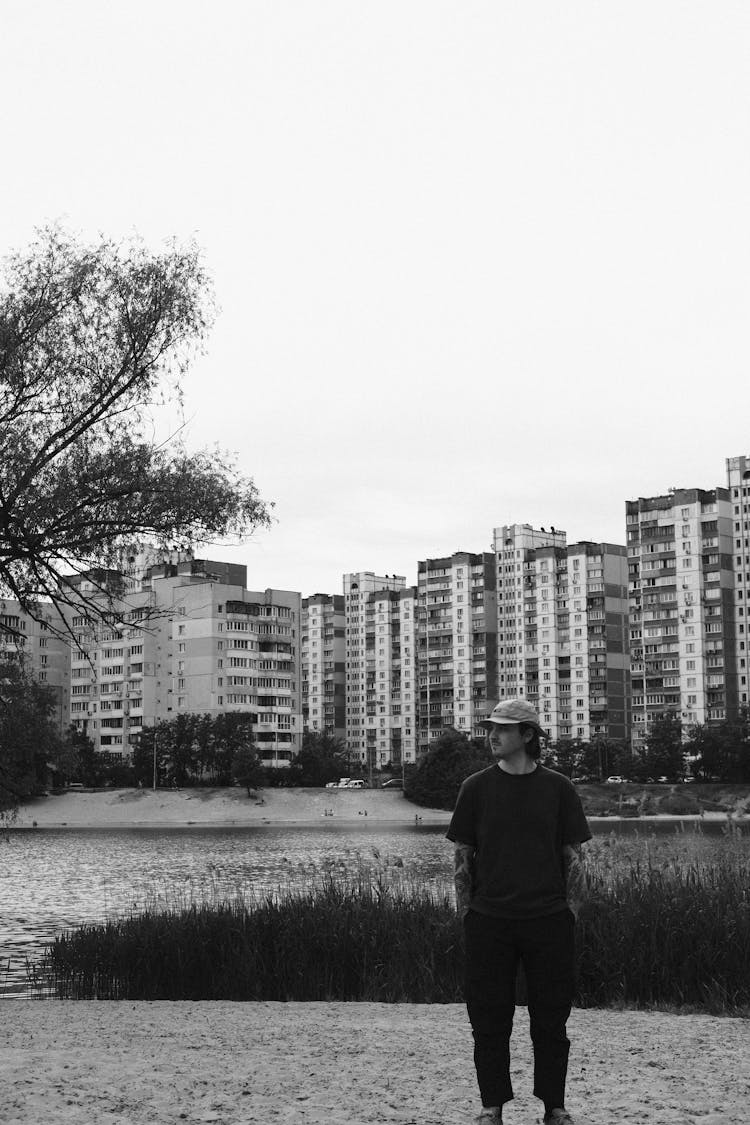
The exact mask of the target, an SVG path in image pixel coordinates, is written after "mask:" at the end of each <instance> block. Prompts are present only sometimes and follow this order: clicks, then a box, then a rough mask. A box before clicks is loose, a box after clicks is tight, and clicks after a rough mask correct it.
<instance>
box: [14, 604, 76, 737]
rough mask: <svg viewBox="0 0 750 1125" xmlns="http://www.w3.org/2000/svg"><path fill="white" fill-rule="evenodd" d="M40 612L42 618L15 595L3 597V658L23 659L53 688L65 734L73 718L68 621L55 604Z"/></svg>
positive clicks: (57, 721) (34, 674)
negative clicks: (33, 614) (30, 612)
mask: <svg viewBox="0 0 750 1125" xmlns="http://www.w3.org/2000/svg"><path fill="white" fill-rule="evenodd" d="M38 616H39V617H41V618H42V620H41V621H40V620H37V619H36V618H34V617H30V616H29V615H28V614H27V613H24V611H23V610H22V609H21V607H20V605H19V603H18V602H17V601H15V600H13V599H11V598H3V599H1V600H0V659H2V658H3V657H6V656H7V657H8V658H10V659H13V660H19V659H20V660H21V661H22V662H23V665H24V667H25V669H26V671H27V672H28V673H29V675H30V676H31V677H32V678H33V679H35V680H37V681H38V682H39V683H42V684H46V686H47V687H49V688H51V689H52V691H53V692H54V697H55V709H54V713H53V716H52V718H53V721H54V723H55V726H56V727H57V729H58V731H59V733H60V734H62V733H64V731H65V730H66V729H67V727H68V724H69V722H70V712H69V708H70V651H69V648H68V645H67V644H66V642H65V640H64V637H63V636H62V635H61V634H62V633H63V632H64V629H65V622H64V620H63V618H62V616H61V614H60V613H59V612H58V611H57V610H56V609H55V608H54V606H52V605H45V606H44V607H42V608H40V613H39V615H38Z"/></svg>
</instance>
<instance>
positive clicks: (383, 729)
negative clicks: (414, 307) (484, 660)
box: [343, 570, 414, 767]
mask: <svg viewBox="0 0 750 1125" xmlns="http://www.w3.org/2000/svg"><path fill="white" fill-rule="evenodd" d="M343 584H344V609H345V615H346V743H347V748H348V750H349V751H350V753H351V754H352V756H353V757H354V758H357V759H359V761H361V762H363V763H365V764H367V765H368V766H370V767H380V766H384V765H387V764H388V763H391V764H393V765H396V764H397V763H399V762H400V761H401V760H402V758H401V755H402V754H403V755H404V759H403V760H408V759H407V758H406V754H407V750H409V751H410V750H411V747H407V738H408V740H411V739H412V738H414V733H413V731H414V727H413V723H409V724H408V725H407V720H409V719H410V717H411V714H413V712H412V713H410V712H409V711H408V710H407V711H404V710H403V708H404V704H405V702H407V701H406V700H404V699H402V698H401V693H402V691H403V692H406V690H407V685H411V684H412V682H413V677H412V665H413V659H414V658H413V652H414V645H413V639H412V638H413V629H414V608H413V607H414V594H413V591H412V592H410V591H408V590H407V588H406V579H405V578H404V577H403V576H401V575H397V574H393V575H387V574H386V575H383V576H378V575H376V574H374V573H373V572H372V571H369V570H368V571H359V572H357V573H352V574H345V575H344V579H343ZM408 694H409V695H410V696H413V694H414V691H413V690H409V692H408ZM408 702H409V703H411V700H409V701H408ZM407 730H408V731H409V734H408V736H407V734H406V731H407Z"/></svg>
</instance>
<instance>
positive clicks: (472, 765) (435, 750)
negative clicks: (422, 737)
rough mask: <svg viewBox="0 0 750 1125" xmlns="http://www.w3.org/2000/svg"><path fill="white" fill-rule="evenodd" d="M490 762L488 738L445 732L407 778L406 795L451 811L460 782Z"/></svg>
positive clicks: (435, 807)
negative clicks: (470, 737) (468, 736)
mask: <svg viewBox="0 0 750 1125" xmlns="http://www.w3.org/2000/svg"><path fill="white" fill-rule="evenodd" d="M491 763H492V755H491V753H490V751H489V749H488V747H487V742H486V740H485V739H483V738H482V739H478V738H472V739H469V738H467V737H466V735H464V734H461V733H460V732H459V731H457V730H448V731H445V733H444V734H441V735H440V737H439V738H437V739H435V741H434V743H433V744H432V746H430V749H429V750H428V751H427V753H426V754H425V756H424V757H423V758H422V760H421V761H420V762H419V763H418V765H417V768H416V770H415V771H414V773H413V774H412V776H411V777H409V778H407V782H406V787H405V789H404V796H405V797H407V799H408V800H410V801H414V802H415V804H417V805H424V806H426V807H427V808H433V809H452V808H453V807H454V805H455V803H456V797H457V796H458V790H459V789H460V787H461V782H462V781H464V780H465V779H466V778H467V777H469V775H470V774H472V773H476V772H477V771H478V770H481V769H484V768H485V767H486V766H489V765H490V764H491Z"/></svg>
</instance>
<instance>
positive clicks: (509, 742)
mask: <svg viewBox="0 0 750 1125" xmlns="http://www.w3.org/2000/svg"><path fill="white" fill-rule="evenodd" d="M487 737H488V739H489V743H490V750H491V751H492V756H493V758H494V759H495V760H496V761H500V760H501V759H504V758H510V757H511V755H513V754H517V753H518V751H519V750H525V749H526V740H525V738H524V737H523V735H522V734H521V728H520V726H519V724H518V723H502V724H500V723H495V724H493V726H492V727H491V728H490V731H489V733H488V735H487Z"/></svg>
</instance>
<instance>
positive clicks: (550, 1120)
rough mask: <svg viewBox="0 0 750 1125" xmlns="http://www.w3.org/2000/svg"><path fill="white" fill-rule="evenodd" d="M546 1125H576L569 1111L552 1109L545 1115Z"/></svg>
mask: <svg viewBox="0 0 750 1125" xmlns="http://www.w3.org/2000/svg"><path fill="white" fill-rule="evenodd" d="M544 1125H575V1122H574V1121H573V1118H572V1117H571V1116H570V1114H569V1113H568V1111H567V1109H551V1110H550V1111H549V1113H545V1115H544Z"/></svg>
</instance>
